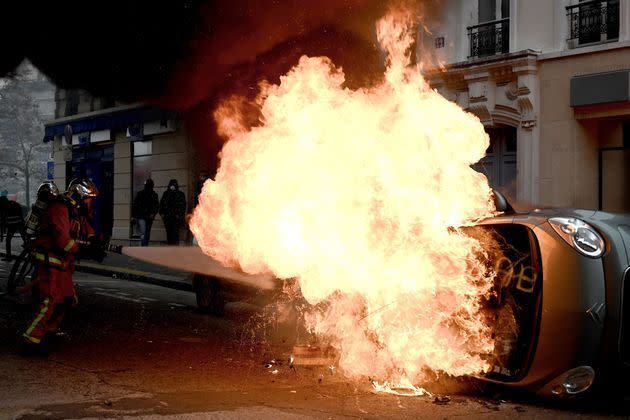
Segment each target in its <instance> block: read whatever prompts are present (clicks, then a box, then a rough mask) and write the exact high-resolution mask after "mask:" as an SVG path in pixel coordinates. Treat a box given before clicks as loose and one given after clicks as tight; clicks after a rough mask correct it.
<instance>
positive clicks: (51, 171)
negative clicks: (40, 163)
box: [46, 162, 55, 179]
mask: <svg viewBox="0 0 630 420" xmlns="http://www.w3.org/2000/svg"><path fill="white" fill-rule="evenodd" d="M46 178H47V179H55V162H47V167H46Z"/></svg>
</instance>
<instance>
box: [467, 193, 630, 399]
mask: <svg viewBox="0 0 630 420" xmlns="http://www.w3.org/2000/svg"><path fill="white" fill-rule="evenodd" d="M504 209H506V210H507V211H506V212H505V213H504V214H502V215H500V216H498V217H494V218H491V219H488V220H485V221H482V222H481V223H479V224H478V225H477V226H476V227H474V228H472V229H473V230H474V229H477V230H481V231H485V232H491V233H492V235H494V236H495V237H497V238H503V239H502V241H504V242H503V244H502V245H501V248H502V251H501V255H502V256H501V257H499V258H498V259H497V260H495V261H494V264H495V267H494V268H495V270H496V272H497V277H498V282H499V285H498V290H497V292H496V294H497V296H496V297H495V301H494V302H492V305H493V306H494V308H495V310H496V311H497V315H496V318H495V320H494V321H495V324H494V325H495V327H494V328H495V334H496V338H497V347H496V351H495V356H494V358H495V359H494V360H493V366H492V369H491V371H490V372H488V373H487V374H485V375H483V376H482V377H480V378H479V379H481V380H482V381H484V382H490V383H495V384H500V385H502V386H507V387H511V388H514V389H525V390H528V391H531V392H535V393H538V394H540V395H546V396H560V397H568V396H572V395H576V394H582V393H585V392H587V391H589V390H592V389H594V388H596V385H607V386H612V387H616V388H617V390H621V389H620V387H623V385H622V384H623V378H624V375H626V374H627V373H628V371H629V370H628V368H630V296H629V297H627V296H626V295H628V294H629V293H630V268H629V266H630V258H629V255H630V215H623V214H614V213H607V212H603V211H594V210H575V209H545V210H540V209H536V210H534V211H532V212H528V213H515V212H514V211H513V210H512V209H511V208H510V207H509V205H508V206H507V207H505V206H504ZM473 235H474V233H473ZM626 297H627V298H626ZM624 304H625V305H624Z"/></svg>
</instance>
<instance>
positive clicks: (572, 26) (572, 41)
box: [567, 0, 619, 48]
mask: <svg viewBox="0 0 630 420" xmlns="http://www.w3.org/2000/svg"><path fill="white" fill-rule="evenodd" d="M567 17H568V19H569V39H568V42H569V46H570V47H572V48H573V47H577V46H579V45H584V44H592V43H597V42H606V41H610V40H616V39H619V0H593V1H583V2H580V3H578V4H576V5H573V6H568V7H567Z"/></svg>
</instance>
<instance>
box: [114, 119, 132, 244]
mask: <svg viewBox="0 0 630 420" xmlns="http://www.w3.org/2000/svg"><path fill="white" fill-rule="evenodd" d="M113 132H114V139H115V143H114V221H113V222H114V223H113V227H112V239H115V240H117V241H118V242H119V243H124V244H126V245H129V227H130V226H131V200H132V197H131V170H132V167H131V143H130V142H129V139H128V138H127V137H126V135H125V132H124V131H113Z"/></svg>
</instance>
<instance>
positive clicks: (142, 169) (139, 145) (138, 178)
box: [131, 140, 153, 239]
mask: <svg viewBox="0 0 630 420" xmlns="http://www.w3.org/2000/svg"><path fill="white" fill-rule="evenodd" d="M131 146H132V148H133V150H132V151H133V161H132V164H133V168H132V172H133V173H132V180H131V182H132V184H131V193H132V197H131V199H132V200H135V199H136V194H137V193H138V191H140V190H142V189H143V188H144V182H145V181H146V180H147V179H149V178H151V158H152V156H151V155H152V153H153V141H152V140H146V141H134V142H132V143H131ZM131 237H132V238H136V239H138V238H140V231H139V229H138V226H137V225H136V224H132V226H131Z"/></svg>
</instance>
